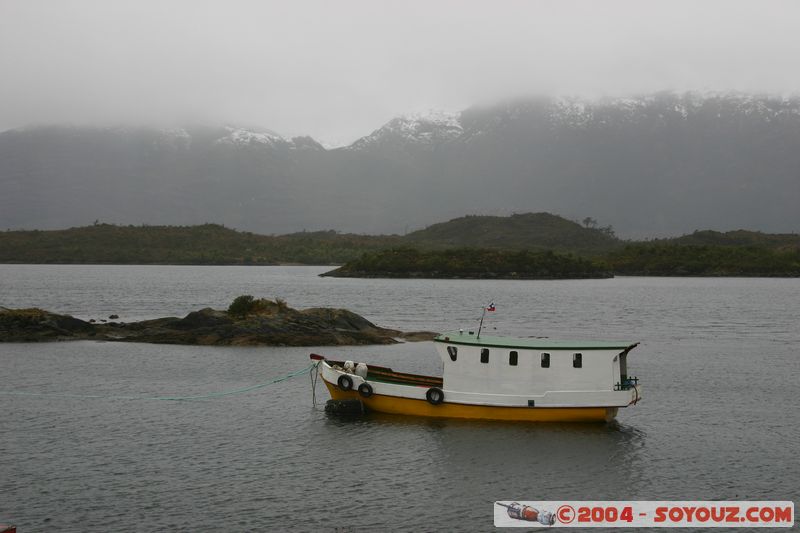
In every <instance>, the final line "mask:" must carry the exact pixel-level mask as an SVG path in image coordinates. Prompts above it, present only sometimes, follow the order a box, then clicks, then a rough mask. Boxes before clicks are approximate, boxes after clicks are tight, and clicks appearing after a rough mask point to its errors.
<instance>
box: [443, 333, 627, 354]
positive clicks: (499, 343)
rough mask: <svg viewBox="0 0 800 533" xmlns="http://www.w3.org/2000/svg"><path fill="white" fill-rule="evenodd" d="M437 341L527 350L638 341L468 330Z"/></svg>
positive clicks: (615, 346)
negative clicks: (521, 336)
mask: <svg viewBox="0 0 800 533" xmlns="http://www.w3.org/2000/svg"><path fill="white" fill-rule="evenodd" d="M433 340H434V341H435V342H443V343H447V344H460V345H464V346H483V347H486V348H520V349H523V350H525V349H527V350H626V351H627V350H632V349H633V348H634V347H636V345H637V344H639V343H638V342H626V341H555V340H550V339H517V338H514V337H492V336H489V335H481V336H480V338H478V336H477V335H470V334H469V333H468V332H464V333H461V332H458V331H454V332H448V333H442V334H441V335H438V336H437V337H436V338H435V339H433Z"/></svg>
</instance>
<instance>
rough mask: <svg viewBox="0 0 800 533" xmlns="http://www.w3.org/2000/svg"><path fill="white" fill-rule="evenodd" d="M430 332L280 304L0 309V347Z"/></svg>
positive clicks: (343, 340) (387, 337) (385, 339)
mask: <svg viewBox="0 0 800 533" xmlns="http://www.w3.org/2000/svg"><path fill="white" fill-rule="evenodd" d="M435 335H436V334H435V333H432V332H425V331H422V332H411V333H407V332H402V331H397V330H393V329H387V328H382V327H379V326H376V325H375V324H373V323H372V322H370V321H369V320H367V319H366V318H364V317H362V316H360V315H358V314H356V313H353V312H351V311H348V310H346V309H332V308H311V309H302V310H297V309H292V308H291V307H289V306H288V305H286V303H285V302H283V301H282V300H280V299H278V300H276V301H271V300H266V299H255V298H253V297H252V296H249V295H245V296H240V297H238V298H236V299H235V300H234V301H233V303H232V304H231V305H230V307H228V309H227V310H226V311H219V310H215V309H211V308H206V309H201V310H199V311H194V312H192V313H189V314H188V315H186V316H185V317H183V318H178V317H167V318H157V319H153V320H144V321H141V322H130V323H123V322H107V323H94V322H91V321H90V322H87V321H84V320H80V319H78V318H74V317H72V316H69V315H60V314H57V313H51V312H49V311H45V310H42V309H37V308H33V309H7V308H4V307H0V342H42V341H67V340H102V341H119V342H148V343H157V344H190V345H204V346H326V345H327V346H339V345H365V344H394V343H397V342H400V340H406V341H423V340H430V339H432V338H433V337H434V336H435Z"/></svg>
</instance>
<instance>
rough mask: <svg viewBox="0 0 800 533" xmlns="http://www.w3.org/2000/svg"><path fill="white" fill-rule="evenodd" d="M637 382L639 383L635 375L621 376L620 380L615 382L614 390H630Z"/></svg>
mask: <svg viewBox="0 0 800 533" xmlns="http://www.w3.org/2000/svg"><path fill="white" fill-rule="evenodd" d="M638 384H639V378H637V377H636V376H634V377H632V378H629V377H626V378H623V380H622V381H618V382H616V383H615V384H614V390H617V391H619V390H631V389H632V388H634V387H635V386H636V385H638Z"/></svg>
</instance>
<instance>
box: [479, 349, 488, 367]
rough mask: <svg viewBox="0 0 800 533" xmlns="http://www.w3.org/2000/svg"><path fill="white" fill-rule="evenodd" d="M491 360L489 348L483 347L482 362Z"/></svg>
mask: <svg viewBox="0 0 800 533" xmlns="http://www.w3.org/2000/svg"><path fill="white" fill-rule="evenodd" d="M488 362H489V348H481V363H488Z"/></svg>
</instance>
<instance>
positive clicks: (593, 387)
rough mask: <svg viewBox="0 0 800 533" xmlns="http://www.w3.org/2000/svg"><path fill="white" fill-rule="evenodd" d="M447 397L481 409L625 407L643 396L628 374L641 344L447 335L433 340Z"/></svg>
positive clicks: (461, 334) (463, 334)
mask: <svg viewBox="0 0 800 533" xmlns="http://www.w3.org/2000/svg"><path fill="white" fill-rule="evenodd" d="M435 341H436V348H437V351H438V352H439V357H440V358H441V360H442V364H443V367H444V373H443V386H442V388H443V390H444V391H445V395H446V397H447V398H449V399H452V400H455V401H459V400H460V401H468V402H470V403H478V404H483V405H515V406H528V407H588V406H592V407H601V406H604V407H625V406H627V405H629V404H631V403H635V402H636V401H638V400H639V397H640V388H639V386H638V385H637V384H636V382H637V380H636V379H635V378H633V379H632V378H630V377H629V376H628V374H627V372H628V370H627V361H626V359H627V355H628V352H629V351H630V350H632V349H633V348H634V347H636V345H637V344H638V343H631V342H601V341H551V340H548V339H514V338H508V337H492V336H486V335H482V336H480V337H478V336H477V335H475V334H474V333H472V332H460V331H459V332H454V333H444V334H442V335H439V336H438V337H436V339H435Z"/></svg>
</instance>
